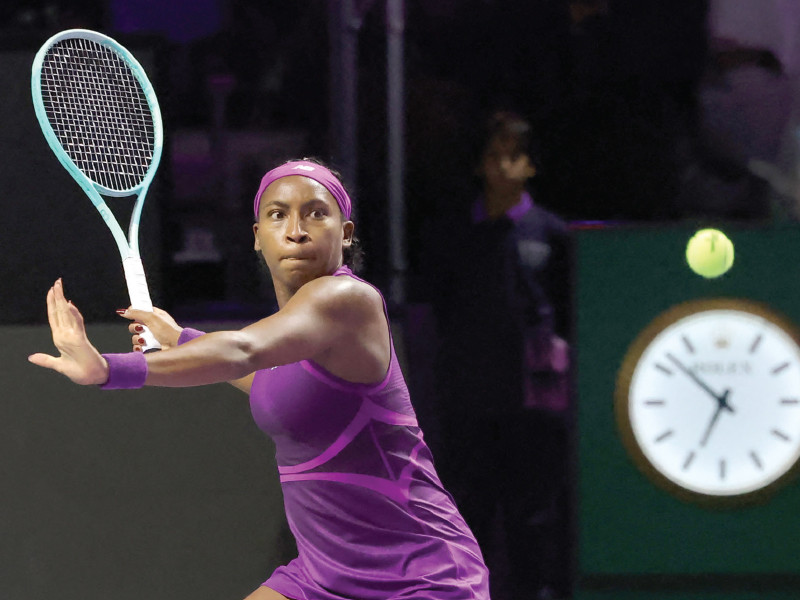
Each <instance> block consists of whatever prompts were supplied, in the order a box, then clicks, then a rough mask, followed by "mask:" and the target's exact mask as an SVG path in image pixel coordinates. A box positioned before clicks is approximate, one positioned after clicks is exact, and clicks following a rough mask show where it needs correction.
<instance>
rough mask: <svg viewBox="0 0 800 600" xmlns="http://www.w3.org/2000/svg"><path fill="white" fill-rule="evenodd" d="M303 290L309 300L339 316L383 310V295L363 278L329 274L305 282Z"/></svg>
mask: <svg viewBox="0 0 800 600" xmlns="http://www.w3.org/2000/svg"><path fill="white" fill-rule="evenodd" d="M301 291H302V292H303V296H304V297H305V299H306V300H307V301H308V302H314V303H319V304H320V305H321V306H322V307H324V308H325V309H326V312H327V311H331V312H333V313H334V314H336V315H337V316H339V317H342V316H346V315H356V314H359V313H364V312H372V311H374V310H375V309H376V308H380V310H381V311H383V297H382V296H381V293H380V292H379V291H378V290H377V288H375V287H374V286H373V285H371V284H369V283H367V282H366V281H364V280H363V279H358V278H356V277H348V276H341V275H340V276H333V275H327V276H323V277H318V278H317V279H314V280H312V281H309V282H308V283H307V284H305V285H304V286H303V287H302V288H301Z"/></svg>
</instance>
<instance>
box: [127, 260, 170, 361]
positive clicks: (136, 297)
mask: <svg viewBox="0 0 800 600" xmlns="http://www.w3.org/2000/svg"><path fill="white" fill-rule="evenodd" d="M122 267H123V269H124V270H125V282H126V283H127V284H128V295H129V296H130V299H131V308H135V309H136V310H144V311H147V312H153V302H152V301H151V300H150V290H148V288H147V279H146V278H145V276H144V265H143V264H142V259H140V258H139V257H138V256H130V257H128V258H126V259H124V260H123V261H122ZM141 336H142V337H143V338H144V344H142V351H143V352H148V351H151V350H158V349H160V348H161V344H160V343H159V342H158V340H157V339H156V338H155V336H154V335H153V334H152V332H151V331H150V330H149V329H148V328H147V327H145V328H144V331H143V332H142V334H141Z"/></svg>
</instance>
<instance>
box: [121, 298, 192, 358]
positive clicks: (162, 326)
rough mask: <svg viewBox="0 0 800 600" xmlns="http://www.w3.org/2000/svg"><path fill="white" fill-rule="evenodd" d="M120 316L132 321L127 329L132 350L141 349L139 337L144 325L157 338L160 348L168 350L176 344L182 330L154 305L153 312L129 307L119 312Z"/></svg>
mask: <svg viewBox="0 0 800 600" xmlns="http://www.w3.org/2000/svg"><path fill="white" fill-rule="evenodd" d="M120 316H121V317H123V318H125V319H130V320H131V321H132V323H131V324H130V325H128V331H130V332H131V334H132V335H131V343H132V344H133V350H134V352H141V351H142V343H143V341H144V340H143V339H142V337H141V336H142V332H143V331H144V327H143V326H146V327H147V328H148V329H149V330H150V333H152V334H153V336H154V337H155V338H156V339H157V340H158V342H159V343H160V344H161V349H162V350H169V349H170V348H174V347H175V346H177V345H178V338H179V337H180V335H181V331H183V327H181V326H180V325H178V323H176V322H175V319H173V318H172V317H171V316H170V314H169V313H168V312H167V311H165V310H161V309H160V308H156V307H153V312H147V311H144V310H136V309H133V308H129V309H127V310H126V311H125V312H122V313H120ZM140 340H141V341H140Z"/></svg>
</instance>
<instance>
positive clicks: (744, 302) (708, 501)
mask: <svg viewBox="0 0 800 600" xmlns="http://www.w3.org/2000/svg"><path fill="white" fill-rule="evenodd" d="M712 310H734V311H739V312H745V313H749V314H752V315H755V316H757V317H760V318H763V319H765V320H767V321H769V322H770V323H772V324H773V325H775V326H776V327H778V328H779V329H781V330H782V331H783V332H784V333H786V335H788V336H789V337H790V338H791V339H792V340H793V341H794V343H795V345H796V346H797V347H798V352H800V327H798V326H797V325H795V324H794V323H793V322H792V321H791V320H790V319H788V318H787V317H785V316H784V315H782V314H780V313H779V312H777V311H776V310H774V309H773V308H771V307H769V306H768V305H766V304H765V303H763V302H757V301H755V300H750V299H744V298H702V299H696V300H688V301H686V302H681V303H680V304H676V305H674V306H672V307H671V308H668V309H667V310H665V311H664V312H662V313H661V314H659V315H658V316H656V317H655V318H654V319H653V320H652V321H651V322H650V323H649V324H648V325H647V326H646V327H645V328H644V329H642V330H641V331H640V332H639V334H638V335H637V336H636V338H635V339H634V341H633V342H632V343H631V344H630V346H629V347H628V350H627V351H626V353H625V355H624V357H623V359H622V363H621V365H620V368H619V371H618V373H617V381H616V387H615V393H614V412H615V417H616V423H617V429H618V431H619V434H620V439H621V441H622V443H623V446H624V447H625V450H626V451H627V453H628V456H630V457H631V459H632V460H633V462H634V464H635V465H636V467H637V468H638V469H639V471H640V472H642V473H643V474H644V475H645V476H646V477H647V478H648V479H649V480H650V481H651V482H653V483H655V484H656V485H657V486H658V487H660V488H661V489H663V490H666V491H667V492H669V493H670V494H672V495H673V496H675V497H677V498H679V499H680V500H683V501H686V502H690V503H693V504H698V505H701V506H703V507H706V508H739V507H747V506H753V505H758V504H764V503H766V502H768V501H769V500H770V499H771V498H772V497H773V496H774V495H775V493H776V492H777V491H778V490H779V489H781V488H783V487H785V486H786V485H787V484H788V483H790V482H791V481H792V480H793V479H795V478H796V477H797V476H798V474H799V473H800V459H798V460H796V461H795V463H794V464H793V465H792V466H791V467H790V468H789V469H788V470H787V471H786V472H785V473H783V475H781V476H779V477H778V478H777V479H775V480H774V481H772V482H770V483H768V484H767V485H765V486H763V487H761V488H758V489H757V490H753V491H749V492H745V493H739V494H704V493H702V492H698V491H696V490H690V489H687V488H685V487H683V486H681V485H680V484H678V483H676V482H675V481H673V480H672V479H670V478H669V477H667V476H666V475H664V474H662V473H661V472H660V471H659V470H658V469H657V468H656V467H655V466H654V465H653V464H652V463H651V462H650V460H649V459H648V458H647V456H646V455H645V453H644V451H643V450H642V448H641V447H640V446H639V443H638V442H637V441H636V436H635V434H634V432H633V427H632V426H631V421H630V413H629V406H630V404H629V398H630V385H631V381H632V379H633V374H634V371H635V370H636V367H637V365H638V364H639V361H640V360H641V358H642V355H643V354H644V352H645V351H646V350H647V348H649V347H650V345H651V344H652V342H653V341H654V340H655V339H656V337H658V335H659V334H661V333H662V332H663V331H664V330H665V329H667V328H668V327H671V326H672V325H674V324H675V323H677V322H679V321H681V320H683V319H685V318H687V317H690V316H692V315H695V314H698V313H701V312H707V311H712Z"/></svg>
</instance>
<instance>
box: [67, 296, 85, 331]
mask: <svg viewBox="0 0 800 600" xmlns="http://www.w3.org/2000/svg"><path fill="white" fill-rule="evenodd" d="M67 312H68V313H69V315H70V316H71V317H72V319H73V320H74V321H75V324H76V325H79V326H80V327H81V328H82V327H83V315H82V314H81V311H79V310H78V307H77V306H75V305H74V304H73V303H72V300H70V301H69V302H67Z"/></svg>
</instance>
